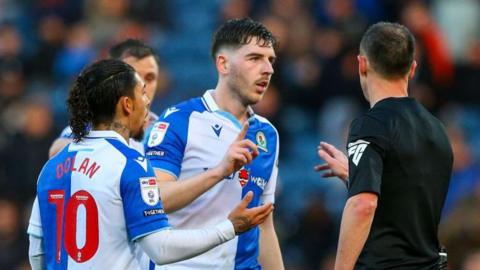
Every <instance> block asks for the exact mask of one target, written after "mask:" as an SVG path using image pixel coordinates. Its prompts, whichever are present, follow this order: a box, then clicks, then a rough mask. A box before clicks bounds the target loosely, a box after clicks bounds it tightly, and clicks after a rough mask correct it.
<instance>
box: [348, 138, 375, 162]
mask: <svg viewBox="0 0 480 270" xmlns="http://www.w3.org/2000/svg"><path fill="white" fill-rule="evenodd" d="M369 144H370V142H367V141H364V140H357V141H355V142H352V143H349V144H348V157H352V162H353V164H355V166H358V163H359V162H360V159H361V158H362V155H363V153H364V152H365V149H366V148H367V146H368V145H369Z"/></svg>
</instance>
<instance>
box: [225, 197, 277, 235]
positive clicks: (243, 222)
mask: <svg viewBox="0 0 480 270" xmlns="http://www.w3.org/2000/svg"><path fill="white" fill-rule="evenodd" d="M252 199H253V192H252V191H249V192H248V193H247V194H246V195H245V197H243V200H242V201H241V202H240V203H239V204H238V205H237V207H235V209H233V210H232V212H230V215H228V219H229V220H230V221H231V222H232V224H233V227H234V228H235V234H237V235H238V234H241V233H243V232H245V231H248V230H249V229H251V228H253V227H255V226H257V225H259V224H261V223H262V222H264V221H265V219H266V218H267V217H268V215H270V213H272V211H273V204H272V203H267V204H264V205H261V206H257V207H254V208H247V206H248V204H249V203H250V202H251V201H252Z"/></svg>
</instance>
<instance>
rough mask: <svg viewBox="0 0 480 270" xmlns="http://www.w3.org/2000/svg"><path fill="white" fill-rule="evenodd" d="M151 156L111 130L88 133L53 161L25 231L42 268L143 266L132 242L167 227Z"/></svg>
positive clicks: (43, 174) (41, 182) (42, 176)
mask: <svg viewBox="0 0 480 270" xmlns="http://www.w3.org/2000/svg"><path fill="white" fill-rule="evenodd" d="M159 198H160V197H159V190H158V186H157V183H156V180H155V175H154V172H153V169H152V167H151V166H150V164H149V162H148V160H146V159H145V158H144V157H143V156H141V155H140V154H139V153H138V152H137V151H135V150H133V149H131V148H130V147H129V146H128V144H127V143H126V141H125V139H124V138H123V137H121V136H120V135H119V134H118V133H116V132H114V131H91V132H90V133H89V134H88V137H86V138H85V139H83V140H81V141H80V142H79V143H71V144H69V145H67V146H66V147H65V148H64V149H63V150H62V151H61V152H60V153H59V154H57V155H56V156H54V157H53V158H52V159H50V160H49V161H48V162H47V163H46V165H45V166H44V168H43V169H42V172H41V173H40V177H39V179H38V184H37V197H36V199H35V203H34V207H33V210H32V216H31V218H30V225H29V228H28V233H29V234H31V235H34V236H37V237H41V238H43V244H44V250H45V263H46V265H47V269H61V270H65V269H140V266H139V263H138V262H139V260H140V257H141V252H140V249H139V248H138V247H137V245H136V244H135V243H134V241H135V240H136V239H138V238H140V237H142V236H145V235H148V234H151V233H153V232H156V231H159V230H163V229H166V228H168V227H169V224H168V220H167V216H166V215H165V214H164V210H163V207H162V203H161V201H160V199H159Z"/></svg>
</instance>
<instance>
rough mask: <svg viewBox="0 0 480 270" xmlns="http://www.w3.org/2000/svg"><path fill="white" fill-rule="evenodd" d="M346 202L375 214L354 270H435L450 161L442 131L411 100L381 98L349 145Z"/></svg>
mask: <svg viewBox="0 0 480 270" xmlns="http://www.w3.org/2000/svg"><path fill="white" fill-rule="evenodd" d="M347 148H348V159H349V191H348V192H349V197H352V196H354V195H356V194H358V193H362V192H371V193H376V194H377V195H378V206H377V210H376V212H375V217H374V219H373V224H372V227H371V230H370V234H369V236H368V239H367V241H366V243H365V246H364V248H363V250H362V252H361V254H360V256H359V258H358V261H357V264H356V266H355V269H439V268H441V267H439V263H440V260H441V258H440V255H439V250H440V245H439V242H438V238H437V231H438V223H439V221H440V214H441V211H442V207H443V203H444V201H445V196H446V195H447V190H448V184H449V181H450V175H451V172H452V162H453V154H452V150H451V146H450V142H449V140H448V137H447V135H446V132H445V129H444V127H443V125H442V124H441V123H440V121H439V120H438V119H436V118H435V117H434V116H432V115H431V114H430V113H429V112H428V111H427V110H426V109H425V108H424V107H423V106H422V105H420V104H419V103H418V102H417V101H415V99H413V98H409V97H405V98H386V99H383V100H381V101H379V102H378V103H376V104H375V106H374V107H373V108H372V109H370V110H369V111H368V112H367V113H366V114H365V115H363V116H361V117H359V118H357V119H356V120H355V121H354V122H352V125H351V126H350V134H349V138H348V145H347Z"/></svg>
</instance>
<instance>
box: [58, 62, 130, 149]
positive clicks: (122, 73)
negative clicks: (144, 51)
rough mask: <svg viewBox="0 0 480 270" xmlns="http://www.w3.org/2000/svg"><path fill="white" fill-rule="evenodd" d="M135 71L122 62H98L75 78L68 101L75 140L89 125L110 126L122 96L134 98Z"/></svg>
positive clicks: (87, 129)
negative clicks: (102, 124) (108, 124)
mask: <svg viewBox="0 0 480 270" xmlns="http://www.w3.org/2000/svg"><path fill="white" fill-rule="evenodd" d="M136 83H137V82H136V79H135V70H134V69H133V68H132V67H131V66H130V65H128V64H126V63H125V62H122V61H120V60H114V59H107V60H100V61H98V62H95V63H93V64H92V65H90V66H89V67H87V68H86V69H85V70H84V71H82V73H80V75H79V76H78V77H77V79H76V81H75V83H74V85H73V87H72V89H71V90H70V95H69V97H68V100H67V104H68V111H69V113H70V119H69V123H70V127H71V128H72V134H73V139H74V141H76V142H78V141H80V140H81V139H82V138H83V137H85V135H86V134H87V133H88V132H89V130H90V129H91V127H92V125H93V126H95V125H97V124H99V123H110V122H111V121H112V120H113V117H114V115H115V108H116V105H117V103H118V100H119V99H120V98H121V97H122V96H129V97H132V98H133V96H134V93H133V91H134V88H135V85H136Z"/></svg>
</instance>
